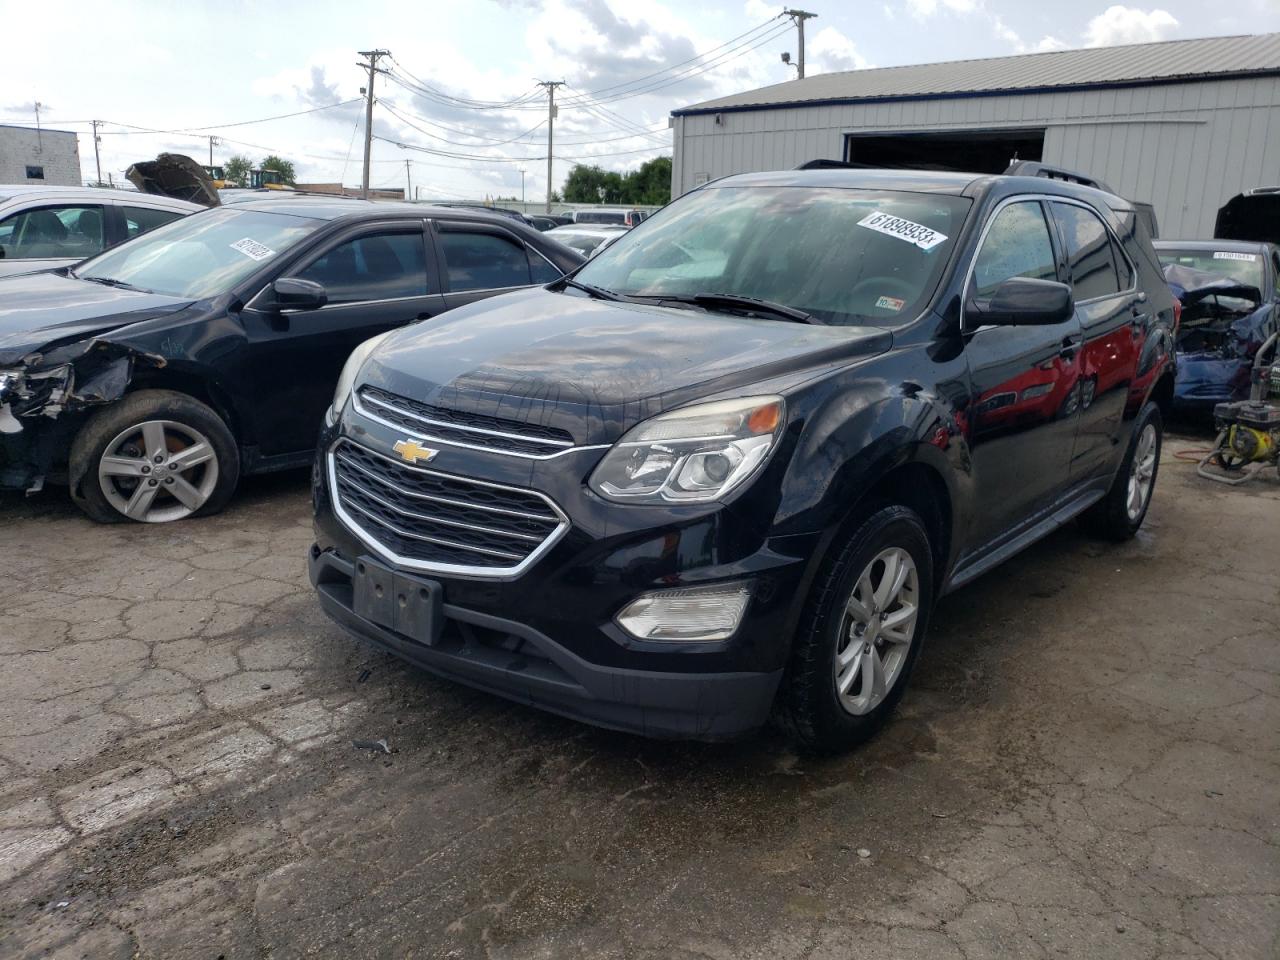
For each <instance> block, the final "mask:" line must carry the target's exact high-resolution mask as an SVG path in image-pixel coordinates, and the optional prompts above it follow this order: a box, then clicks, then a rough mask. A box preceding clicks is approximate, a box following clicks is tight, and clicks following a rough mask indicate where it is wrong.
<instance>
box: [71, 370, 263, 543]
mask: <svg viewBox="0 0 1280 960" xmlns="http://www.w3.org/2000/svg"><path fill="white" fill-rule="evenodd" d="M184 454H185V455H184ZM69 465H70V469H69V471H68V472H69V475H70V484H71V498H72V499H73V500H74V501H75V502H76V505H77V506H79V507H80V509H81V510H83V511H84V512H85V513H86V514H88V516H89V517H90V518H91V519H93V520H96V521H98V522H99V523H120V522H123V521H127V520H135V521H138V522H144V523H165V522H169V521H173V520H182V519H185V518H187V517H196V516H208V515H209V514H213V513H217V512H218V511H219V510H221V509H222V508H223V507H225V506H226V505H227V501H228V500H230V499H231V494H232V493H234V492H235V489H236V483H237V482H238V481H239V479H240V452H239V449H238V448H237V446H236V441H235V437H233V436H232V435H231V431H230V430H229V429H228V428H227V425H226V424H225V423H224V422H223V421H222V418H221V417H219V416H218V415H217V414H216V413H214V412H213V410H211V409H210V408H209V407H207V406H205V405H204V404H203V403H201V402H200V401H199V400H196V399H194V398H193V397H189V396H187V395H186V394H184V393H176V392H175V391H172V390H139V391H138V392H137V393H131V394H129V395H128V396H126V397H125V398H124V399H123V400H121V401H120V402H119V403H115V404H112V405H111V406H109V407H104V408H103V409H101V410H99V411H98V412H96V413H95V414H94V415H93V416H91V417H90V418H89V419H88V421H87V422H86V423H85V425H84V426H83V427H81V428H80V432H79V433H78V434H76V438H75V440H74V441H73V442H72V444H71V456H70V462H69Z"/></svg>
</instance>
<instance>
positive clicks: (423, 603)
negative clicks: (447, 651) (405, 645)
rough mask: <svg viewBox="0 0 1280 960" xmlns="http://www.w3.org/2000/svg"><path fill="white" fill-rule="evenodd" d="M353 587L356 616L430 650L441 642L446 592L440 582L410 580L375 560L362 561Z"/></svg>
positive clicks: (356, 571)
mask: <svg viewBox="0 0 1280 960" xmlns="http://www.w3.org/2000/svg"><path fill="white" fill-rule="evenodd" d="M351 586H352V594H353V596H352V607H353V608H354V610H355V614H356V616H358V617H362V618H363V619H365V620H368V621H370V622H372V623H375V624H377V625H378V626H380V627H384V628H386V629H387V630H391V631H393V632H395V633H399V634H402V635H404V636H406V637H409V638H410V639H412V640H415V641H417V642H418V643H422V644H425V645H427V646H434V645H435V644H436V643H437V641H439V639H440V631H441V629H442V628H443V627H444V614H443V613H442V610H441V608H442V605H443V594H444V591H443V589H442V587H441V586H440V584H439V583H437V582H436V581H434V580H424V579H422V578H420V577H413V576H409V575H408V574H404V573H400V572H399V571H396V570H392V569H391V568H390V567H388V566H386V565H385V564H382V563H379V562H378V561H377V560H374V559H372V558H371V557H361V558H360V559H359V560H357V561H356V565H355V572H354V575H353V576H352V578H351Z"/></svg>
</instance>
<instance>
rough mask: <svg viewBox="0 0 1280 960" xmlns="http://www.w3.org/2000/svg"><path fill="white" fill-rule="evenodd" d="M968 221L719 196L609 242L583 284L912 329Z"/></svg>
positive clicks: (931, 201)
mask: <svg viewBox="0 0 1280 960" xmlns="http://www.w3.org/2000/svg"><path fill="white" fill-rule="evenodd" d="M968 211H969V201H968V200H967V199H965V198H964V197H953V196H934V195H929V194H923V193H907V192H896V191H884V190H858V189H836V188H826V187H784V188H777V187H766V186H721V187H715V188H712V189H709V190H698V191H694V192H692V193H687V194H685V195H684V196H683V197H681V198H680V199H679V200H676V201H673V202H672V203H671V204H670V205H668V206H666V207H663V208H662V210H661V211H659V212H658V213H655V214H654V215H653V216H652V217H651V218H650V219H649V220H647V221H645V223H646V226H645V227H644V229H643V230H632V231H628V232H626V233H622V234H621V235H620V236H619V237H618V238H617V239H616V240H611V241H609V244H608V246H606V247H605V248H604V249H603V250H601V251H599V252H598V253H596V255H595V257H594V259H592V260H591V261H590V262H589V263H588V264H587V265H586V266H585V267H583V269H582V273H581V274H579V277H580V279H581V280H582V281H583V282H584V283H591V284H594V285H595V286H598V287H603V288H604V289H606V290H615V291H617V292H619V293H625V294H634V295H637V296H651V297H660V296H664V295H669V294H697V293H728V294H734V295H737V296H742V297H754V298H756V299H759V300H772V301H774V302H775V303H782V304H785V305H787V306H790V307H795V308H796V309H799V310H803V311H805V312H806V313H809V314H812V315H814V316H815V317H817V318H818V319H819V320H821V321H823V322H826V323H834V324H855V323H863V322H866V321H868V320H870V321H871V322H874V323H885V322H890V323H892V322H895V321H896V322H905V321H908V320H912V319H914V318H915V317H917V316H919V315H920V311H921V310H922V309H923V307H924V306H925V304H926V303H927V301H928V299H929V297H930V296H931V295H932V294H933V291H934V290H935V289H936V287H937V285H938V280H939V278H940V277H941V276H942V271H943V269H944V267H945V266H946V263H947V259H948V257H949V256H950V254H951V250H952V248H953V247H954V246H955V238H956V236H957V235H958V233H959V232H960V228H961V226H962V225H963V224H964V221H965V218H966V216H967V215H968ZM690 318H691V319H690V322H691V323H696V322H697V320H696V314H692V313H691V314H690Z"/></svg>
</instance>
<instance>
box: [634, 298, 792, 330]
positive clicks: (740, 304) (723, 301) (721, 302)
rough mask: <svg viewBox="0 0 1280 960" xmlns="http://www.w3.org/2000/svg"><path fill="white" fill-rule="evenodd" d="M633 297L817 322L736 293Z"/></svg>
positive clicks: (767, 301)
mask: <svg viewBox="0 0 1280 960" xmlns="http://www.w3.org/2000/svg"><path fill="white" fill-rule="evenodd" d="M632 297H633V298H635V299H643V300H667V301H670V302H672V303H691V304H693V305H694V306H696V307H706V308H707V309H708V310H715V309H717V308H718V309H722V310H726V309H727V310H741V311H743V312H745V313H754V314H759V315H761V316H770V317H776V318H777V319H779V320H790V321H791V322H792V323H817V322H818V321H817V320H815V319H814V318H813V315H812V314H808V313H805V312H804V311H803V310H797V309H796V308H795V307H788V306H787V305H786V304H785V303H774V302H773V301H772V300H758V299H756V298H755V297H741V296H738V294H736V293H636V294H632Z"/></svg>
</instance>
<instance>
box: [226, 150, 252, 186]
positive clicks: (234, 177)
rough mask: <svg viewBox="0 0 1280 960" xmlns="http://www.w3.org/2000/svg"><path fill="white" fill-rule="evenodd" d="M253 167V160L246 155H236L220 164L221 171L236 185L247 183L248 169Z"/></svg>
mask: <svg viewBox="0 0 1280 960" xmlns="http://www.w3.org/2000/svg"><path fill="white" fill-rule="evenodd" d="M252 169H253V161H252V160H250V159H249V158H248V157H246V156H242V155H237V156H234V157H232V158H231V159H230V160H228V161H227V162H226V163H224V164H223V165H222V172H223V173H224V174H226V177H227V179H228V180H230V181H231V182H232V183H234V184H235V185H236V186H237V187H247V186H248V185H249V171H250V170H252Z"/></svg>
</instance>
